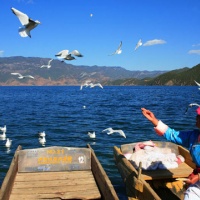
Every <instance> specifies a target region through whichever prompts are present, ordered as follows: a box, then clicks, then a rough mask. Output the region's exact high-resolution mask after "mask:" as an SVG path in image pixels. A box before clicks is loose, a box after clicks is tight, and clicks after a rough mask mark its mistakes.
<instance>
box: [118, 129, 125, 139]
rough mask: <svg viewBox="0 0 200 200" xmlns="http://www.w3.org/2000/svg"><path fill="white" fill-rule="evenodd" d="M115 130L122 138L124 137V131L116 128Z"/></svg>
mask: <svg viewBox="0 0 200 200" xmlns="http://www.w3.org/2000/svg"><path fill="white" fill-rule="evenodd" d="M116 132H118V133H119V134H120V135H121V136H123V137H124V138H126V135H125V133H124V131H122V130H116Z"/></svg>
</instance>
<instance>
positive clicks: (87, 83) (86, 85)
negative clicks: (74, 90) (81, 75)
mask: <svg viewBox="0 0 200 200" xmlns="http://www.w3.org/2000/svg"><path fill="white" fill-rule="evenodd" d="M90 83H91V81H90V80H87V81H85V83H83V84H81V86H80V90H82V89H83V87H84V86H85V87H88V86H89V85H90Z"/></svg>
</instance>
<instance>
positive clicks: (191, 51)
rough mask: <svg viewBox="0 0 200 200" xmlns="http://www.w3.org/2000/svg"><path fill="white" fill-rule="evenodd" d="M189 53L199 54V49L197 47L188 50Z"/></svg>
mask: <svg viewBox="0 0 200 200" xmlns="http://www.w3.org/2000/svg"><path fill="white" fill-rule="evenodd" d="M188 53H189V54H198V55H200V49H197V50H190V51H188Z"/></svg>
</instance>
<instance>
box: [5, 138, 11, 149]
mask: <svg viewBox="0 0 200 200" xmlns="http://www.w3.org/2000/svg"><path fill="white" fill-rule="evenodd" d="M11 145H12V140H10V139H9V138H7V140H6V144H5V146H6V147H8V148H9V147H11Z"/></svg>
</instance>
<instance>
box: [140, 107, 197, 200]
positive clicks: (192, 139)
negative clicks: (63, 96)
mask: <svg viewBox="0 0 200 200" xmlns="http://www.w3.org/2000/svg"><path fill="white" fill-rule="evenodd" d="M141 110H142V114H143V115H144V116H145V117H146V118H147V119H148V120H149V121H150V122H151V123H152V124H153V125H154V130H155V131H156V133H157V134H158V135H160V136H164V137H165V138H166V139H167V140H168V141H171V142H173V143H176V144H179V145H182V146H184V147H186V148H187V149H188V150H189V151H190V154H191V156H192V159H193V161H194V163H195V164H196V169H194V171H193V173H192V174H190V175H189V176H188V180H187V181H186V183H187V184H188V185H189V187H188V188H187V190H186V192H185V196H184V200H197V199H198V200H200V130H199V129H200V107H198V109H197V110H196V112H197V116H196V127H197V128H198V129H194V130H191V131H176V130H174V129H172V128H170V127H169V126H168V125H166V124H164V123H163V122H162V121H161V120H158V119H157V118H156V117H155V115H154V113H153V112H151V111H150V110H147V109H145V108H141Z"/></svg>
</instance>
